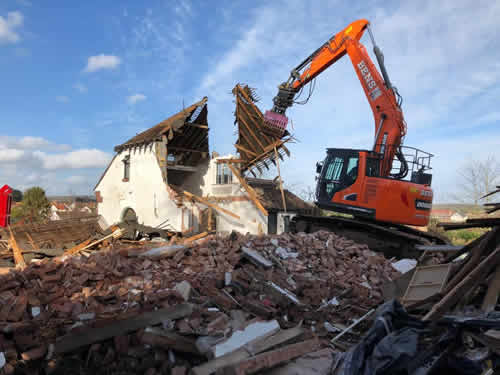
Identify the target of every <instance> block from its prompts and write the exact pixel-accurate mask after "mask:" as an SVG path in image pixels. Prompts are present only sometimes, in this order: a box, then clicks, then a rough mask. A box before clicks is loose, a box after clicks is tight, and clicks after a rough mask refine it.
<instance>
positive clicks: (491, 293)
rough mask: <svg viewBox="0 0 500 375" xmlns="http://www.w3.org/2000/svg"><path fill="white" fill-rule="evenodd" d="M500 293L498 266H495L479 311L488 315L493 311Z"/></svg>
mask: <svg viewBox="0 0 500 375" xmlns="http://www.w3.org/2000/svg"><path fill="white" fill-rule="evenodd" d="M499 292H500V266H497V269H496V271H495V274H494V275H493V278H492V279H491V281H490V283H489V285H488V291H487V292H486V296H485V297H484V300H483V304H482V305H481V310H483V312H485V313H489V312H491V311H493V310H495V306H496V305H497V301H498V293H499Z"/></svg>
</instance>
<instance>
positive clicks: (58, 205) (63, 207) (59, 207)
mask: <svg viewBox="0 0 500 375" xmlns="http://www.w3.org/2000/svg"><path fill="white" fill-rule="evenodd" d="M52 205H53V206H55V207H56V208H57V209H58V210H67V209H68V207H66V205H65V204H64V203H61V202H52Z"/></svg>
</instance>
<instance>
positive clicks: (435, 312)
mask: <svg viewBox="0 0 500 375" xmlns="http://www.w3.org/2000/svg"><path fill="white" fill-rule="evenodd" d="M499 261H500V246H499V247H497V248H496V249H495V251H493V252H492V253H491V254H490V255H488V256H487V257H486V258H485V259H484V260H483V261H482V262H481V263H479V265H477V266H476V268H474V269H473V270H472V271H471V272H469V274H468V275H467V276H465V277H464V278H463V279H462V280H461V281H460V282H459V283H458V284H457V285H456V286H455V287H454V288H453V289H452V290H450V291H449V292H448V293H447V294H446V295H445V296H444V297H443V299H442V300H441V301H439V302H438V303H436V304H435V305H434V306H433V307H432V309H431V310H430V311H429V312H428V313H427V314H426V315H425V316H424V318H423V320H436V319H438V318H440V317H441V315H442V314H444V313H445V312H446V311H448V310H449V309H450V308H452V307H453V306H454V305H455V304H456V303H457V302H458V301H459V300H460V298H461V297H462V296H464V295H465V294H466V293H467V292H468V291H469V290H470V289H471V288H472V287H473V286H474V285H475V284H476V283H477V281H478V280H480V279H481V276H482V275H487V274H488V273H489V271H490V270H491V269H492V268H494V267H495V266H497V265H498V263H499Z"/></svg>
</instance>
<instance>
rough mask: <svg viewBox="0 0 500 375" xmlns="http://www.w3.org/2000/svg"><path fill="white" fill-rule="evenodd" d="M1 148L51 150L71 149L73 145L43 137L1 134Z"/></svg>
mask: <svg viewBox="0 0 500 375" xmlns="http://www.w3.org/2000/svg"><path fill="white" fill-rule="evenodd" d="M0 148H4V149H20V150H50V151H69V150H71V146H69V145H65V144H56V143H53V142H50V141H48V140H47V139H45V138H42V137H33V136H25V137H10V136H5V135H2V136H0Z"/></svg>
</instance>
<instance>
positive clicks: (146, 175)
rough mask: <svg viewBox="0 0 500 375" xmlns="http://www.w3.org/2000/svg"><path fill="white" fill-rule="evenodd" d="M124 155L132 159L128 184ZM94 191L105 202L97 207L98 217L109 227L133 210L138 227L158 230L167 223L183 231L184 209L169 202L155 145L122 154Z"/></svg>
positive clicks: (113, 162)
mask: <svg viewBox="0 0 500 375" xmlns="http://www.w3.org/2000/svg"><path fill="white" fill-rule="evenodd" d="M125 155H130V178H129V181H128V182H124V181H122V180H123V173H124V171H123V169H124V167H123V162H122V160H123V158H124V157H125ZM95 190H96V191H99V192H100V195H101V197H102V200H103V201H102V202H101V203H98V213H99V214H100V215H102V216H103V217H104V219H106V221H107V222H108V223H109V224H112V223H116V222H119V221H120V220H121V219H122V213H123V212H124V210H125V209H126V208H129V207H130V208H132V209H133V210H134V211H135V213H136V215H137V217H138V220H139V223H142V224H145V225H150V226H156V225H159V224H160V223H162V222H164V221H165V220H166V219H168V220H169V224H170V225H171V226H172V227H173V228H174V229H175V230H179V231H180V230H182V229H181V223H182V215H181V209H180V208H178V207H177V206H176V204H175V202H173V201H172V200H171V199H170V196H169V194H168V192H167V189H166V186H165V183H164V182H163V179H162V176H161V171H160V168H159V166H158V162H157V160H156V155H155V149H154V145H153V144H150V145H147V146H142V147H140V148H139V147H137V148H135V149H130V150H125V151H123V152H121V153H119V154H118V155H117V156H116V157H115V158H114V160H113V161H112V163H111V165H110V166H109V168H108V170H107V171H106V173H105V175H104V177H103V178H102V180H101V182H100V183H99V184H98V185H97V187H96V189H95ZM186 215H187V214H186Z"/></svg>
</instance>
